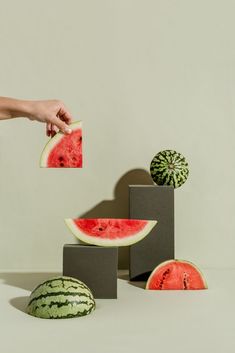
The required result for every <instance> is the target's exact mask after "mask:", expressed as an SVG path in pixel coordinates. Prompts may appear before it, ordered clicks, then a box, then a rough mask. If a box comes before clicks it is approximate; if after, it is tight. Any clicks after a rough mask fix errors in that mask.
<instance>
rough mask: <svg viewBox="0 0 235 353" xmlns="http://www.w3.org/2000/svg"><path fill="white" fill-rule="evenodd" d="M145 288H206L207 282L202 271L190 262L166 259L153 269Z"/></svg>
mask: <svg viewBox="0 0 235 353" xmlns="http://www.w3.org/2000/svg"><path fill="white" fill-rule="evenodd" d="M146 289H152V290H164V289H165V290H167V289H169V290H173V289H178V290H179V289H181V290H182V289H183V290H187V289H207V284H206V281H205V279H204V277H203V275H202V273H201V272H200V271H199V269H198V268H197V267H196V266H195V265H194V264H192V263H191V262H189V261H185V260H168V261H164V262H162V263H161V264H160V265H158V266H157V267H156V268H155V269H154V270H153V272H152V273H151V275H150V276H149V279H148V281H147V284H146Z"/></svg>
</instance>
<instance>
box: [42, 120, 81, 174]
mask: <svg viewBox="0 0 235 353" xmlns="http://www.w3.org/2000/svg"><path fill="white" fill-rule="evenodd" d="M69 127H70V129H71V130H72V133H71V134H69V135H65V134H63V133H62V132H58V133H57V134H56V135H55V136H54V137H52V138H51V139H50V141H49V142H48V143H47V144H46V146H45V148H44V150H43V152H42V155H41V160H40V167H44V168H82V123H81V121H77V122H74V123H72V124H71V125H70V126H69Z"/></svg>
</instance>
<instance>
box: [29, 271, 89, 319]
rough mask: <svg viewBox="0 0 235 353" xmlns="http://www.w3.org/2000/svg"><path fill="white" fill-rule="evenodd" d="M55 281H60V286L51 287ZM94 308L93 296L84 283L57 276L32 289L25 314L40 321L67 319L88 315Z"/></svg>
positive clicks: (71, 278)
mask: <svg viewBox="0 0 235 353" xmlns="http://www.w3.org/2000/svg"><path fill="white" fill-rule="evenodd" d="M56 281H61V284H60V286H53V285H52V283H54V284H55V283H56ZM65 283H66V285H67V286H66V287H64V284H65ZM95 307H96V304H95V300H94V297H93V294H92V292H91V291H90V289H89V288H88V287H87V285H86V284H85V283H83V282H82V281H80V280H77V279H76V278H73V277H68V276H57V277H53V278H50V279H49V280H46V281H44V282H43V283H41V284H39V285H38V286H37V287H35V288H34V290H33V291H32V293H31V295H30V297H29V303H28V305H27V309H26V312H27V314H29V315H31V316H34V317H37V318H41V319H67V318H74V317H81V316H85V315H88V314H90V313H91V312H92V311H93V310H95Z"/></svg>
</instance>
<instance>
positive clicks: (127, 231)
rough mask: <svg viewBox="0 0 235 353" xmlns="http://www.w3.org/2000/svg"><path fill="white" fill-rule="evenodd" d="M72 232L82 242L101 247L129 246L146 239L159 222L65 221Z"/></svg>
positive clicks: (117, 220)
mask: <svg viewBox="0 0 235 353" xmlns="http://www.w3.org/2000/svg"><path fill="white" fill-rule="evenodd" d="M65 223H66V224H67V226H68V228H69V229H70V231H71V232H72V233H73V234H74V235H75V236H76V237H77V238H78V239H79V240H81V241H83V242H85V243H88V244H92V245H99V246H127V245H132V244H134V243H137V242H138V241H140V240H142V239H143V238H144V237H146V236H147V235H148V234H149V232H150V231H151V230H152V228H153V227H154V226H155V224H156V223H157V221H147V220H141V219H116V218H92V219H84V218H77V219H70V218H67V219H65Z"/></svg>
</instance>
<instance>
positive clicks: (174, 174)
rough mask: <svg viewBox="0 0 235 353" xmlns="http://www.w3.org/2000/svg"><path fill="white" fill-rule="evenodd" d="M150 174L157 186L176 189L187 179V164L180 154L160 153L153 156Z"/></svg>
mask: <svg viewBox="0 0 235 353" xmlns="http://www.w3.org/2000/svg"><path fill="white" fill-rule="evenodd" d="M150 174H151V177H152V179H153V181H154V182H155V183H156V184H157V185H171V186H173V187H174V188H178V187H180V186H181V185H183V184H184V183H185V182H186V180H187V178H188V175H189V168H188V163H187V161H186V159H185V157H184V156H183V155H182V154H181V153H178V152H176V151H173V150H165V151H161V152H158V153H157V154H156V156H154V158H153V160H152V162H151V164H150Z"/></svg>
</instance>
